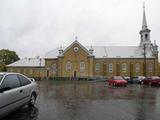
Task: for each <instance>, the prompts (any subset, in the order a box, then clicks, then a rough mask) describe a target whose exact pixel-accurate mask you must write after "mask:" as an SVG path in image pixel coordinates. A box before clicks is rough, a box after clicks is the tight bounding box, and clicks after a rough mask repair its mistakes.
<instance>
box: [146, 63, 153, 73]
mask: <svg viewBox="0 0 160 120" xmlns="http://www.w3.org/2000/svg"><path fill="white" fill-rule="evenodd" d="M147 70H148V72H152V71H153V64H152V63H149V64H148V65H147Z"/></svg>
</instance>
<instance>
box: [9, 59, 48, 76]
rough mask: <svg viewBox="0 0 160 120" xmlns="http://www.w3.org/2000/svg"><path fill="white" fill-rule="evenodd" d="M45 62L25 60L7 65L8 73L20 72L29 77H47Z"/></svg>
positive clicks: (41, 60) (42, 60)
mask: <svg viewBox="0 0 160 120" xmlns="http://www.w3.org/2000/svg"><path fill="white" fill-rule="evenodd" d="M44 63H45V61H44V59H42V58H39V57H36V58H23V59H20V60H18V61H16V62H14V63H12V64H9V65H7V71H8V72H18V73H22V74H24V75H27V76H28V77H45V76H46V71H45V69H44V67H45V64H44Z"/></svg>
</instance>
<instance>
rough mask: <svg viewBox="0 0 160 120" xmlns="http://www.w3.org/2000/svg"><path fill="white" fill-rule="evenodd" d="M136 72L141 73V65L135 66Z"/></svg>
mask: <svg viewBox="0 0 160 120" xmlns="http://www.w3.org/2000/svg"><path fill="white" fill-rule="evenodd" d="M135 71H136V72H140V64H139V63H136V64H135Z"/></svg>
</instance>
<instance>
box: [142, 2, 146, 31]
mask: <svg viewBox="0 0 160 120" xmlns="http://www.w3.org/2000/svg"><path fill="white" fill-rule="evenodd" d="M145 29H147V20H146V13H145V3H143V21H142V30H145Z"/></svg>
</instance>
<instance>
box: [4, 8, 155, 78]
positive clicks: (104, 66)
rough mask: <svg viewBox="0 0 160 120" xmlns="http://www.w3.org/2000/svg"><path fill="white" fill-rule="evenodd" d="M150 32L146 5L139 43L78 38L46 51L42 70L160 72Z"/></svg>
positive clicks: (54, 73)
mask: <svg viewBox="0 0 160 120" xmlns="http://www.w3.org/2000/svg"><path fill="white" fill-rule="evenodd" d="M150 32H151V30H150V29H149V28H148V26H147V20H146V14H145V8H143V20H142V29H141V30H140V32H139V33H140V44H139V45H137V46H83V45H82V44H81V43H79V42H78V41H77V39H76V40H75V41H74V42H73V43H72V44H71V45H69V46H68V47H60V48H56V49H54V50H52V51H50V52H48V53H46V55H45V56H44V61H45V64H44V66H43V70H42V72H43V74H44V76H45V77H69V78H71V77H97V76H98V77H99V76H103V77H111V76H114V75H121V76H131V77H132V76H152V75H158V46H157V45H156V42H155V41H154V43H152V41H151V40H150ZM28 64H29V63H28ZM26 66H27V64H26ZM26 66H23V67H24V68H25V67H26ZM7 67H8V69H9V68H10V67H12V68H13V67H14V66H12V65H8V66H7ZM33 76H34V75H33Z"/></svg>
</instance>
